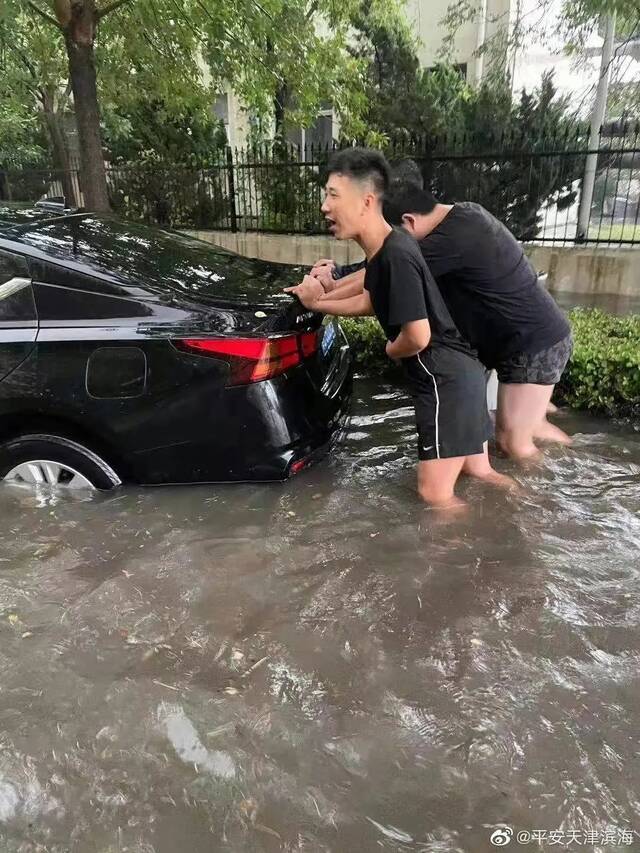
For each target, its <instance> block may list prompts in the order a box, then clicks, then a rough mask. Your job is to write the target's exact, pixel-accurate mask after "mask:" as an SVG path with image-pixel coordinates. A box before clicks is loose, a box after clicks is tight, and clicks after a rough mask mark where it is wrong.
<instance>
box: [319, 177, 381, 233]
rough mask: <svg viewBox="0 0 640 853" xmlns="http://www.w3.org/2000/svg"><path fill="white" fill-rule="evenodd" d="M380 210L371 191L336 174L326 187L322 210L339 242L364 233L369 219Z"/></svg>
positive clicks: (330, 229) (357, 182)
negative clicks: (363, 228) (375, 210)
mask: <svg viewBox="0 0 640 853" xmlns="http://www.w3.org/2000/svg"><path fill="white" fill-rule="evenodd" d="M376 206H377V199H376V196H375V194H374V193H373V192H372V188H371V187H369V186H368V185H367V184H362V183H360V182H359V181H354V180H353V179H352V178H349V177H347V176H346V175H339V174H337V173H334V174H332V175H330V176H329V180H328V181H327V184H326V186H325V197H324V202H323V203H322V207H321V208H320V210H321V211H322V213H323V214H324V217H325V219H326V220H327V222H328V224H329V231H330V232H331V233H332V234H333V236H334V237H335V238H336V239H337V240H349V239H351V238H353V237H357V236H358V235H359V234H360V233H361V231H362V227H363V225H364V224H365V222H366V217H368V216H369V215H370V214H371V211H372V210H373V209H374V208H375V207H376Z"/></svg>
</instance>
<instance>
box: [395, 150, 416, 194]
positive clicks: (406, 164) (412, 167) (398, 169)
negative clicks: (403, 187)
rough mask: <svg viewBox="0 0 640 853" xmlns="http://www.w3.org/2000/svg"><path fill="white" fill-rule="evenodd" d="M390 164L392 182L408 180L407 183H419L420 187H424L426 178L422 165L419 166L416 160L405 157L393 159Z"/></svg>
mask: <svg viewBox="0 0 640 853" xmlns="http://www.w3.org/2000/svg"><path fill="white" fill-rule="evenodd" d="M390 165H391V181H392V183H393V182H395V181H398V182H399V183H400V182H404V181H406V182H407V183H411V184H417V185H418V186H419V187H420V189H423V187H424V178H423V177H422V172H421V171H420V166H418V164H417V163H416V161H415V160H411V159H410V158H409V157H404V158H403V159H402V160H394V161H392V162H391V164H390Z"/></svg>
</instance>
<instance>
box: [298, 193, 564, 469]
mask: <svg viewBox="0 0 640 853" xmlns="http://www.w3.org/2000/svg"><path fill="white" fill-rule="evenodd" d="M383 209H384V214H385V216H386V218H387V220H388V221H389V222H390V223H391V224H393V225H402V227H403V228H404V229H405V230H406V231H407V232H408V233H410V234H411V235H412V236H413V237H415V238H416V240H418V241H419V245H420V249H421V251H422V255H423V257H424V259H425V261H426V263H427V266H428V268H429V270H430V272H431V273H432V275H433V276H434V278H435V279H436V282H437V284H438V287H439V289H440V292H441V293H442V296H443V298H444V301H445V303H446V305H447V307H448V309H449V311H450V313H451V316H452V318H453V320H454V322H455V324H456V326H457V327H458V329H459V330H460V332H461V334H462V335H463V337H464V338H465V339H466V340H467V341H469V343H470V344H471V346H472V347H473V348H474V349H475V350H476V351H477V353H478V357H479V359H480V361H481V362H482V363H483V364H484V365H485V366H486V367H488V368H491V369H495V370H496V371H497V374H498V381H499V386H498V409H497V414H496V440H497V441H498V444H499V445H500V446H501V447H502V449H503V450H504V451H505V452H506V453H508V454H509V455H510V456H513V457H516V458H520V459H522V458H528V457H531V456H534V455H535V454H536V453H537V448H536V445H535V443H534V439H542V440H546V441H556V442H560V443H563V444H569V443H570V439H569V437H568V436H567V435H566V434H565V433H564V432H563V431H562V430H561V429H559V428H558V427H557V426H555V425H553V424H551V423H549V421H548V420H547V418H546V413H547V407H548V405H549V402H550V400H551V395H552V393H553V387H554V385H555V384H556V383H557V382H558V381H559V379H560V376H561V375H562V372H563V370H564V368H565V367H566V364H567V362H568V360H569V357H570V355H571V349H572V341H571V330H570V328H569V324H568V323H567V320H566V318H565V317H564V315H563V313H562V312H561V311H560V309H559V308H558V306H557V305H556V303H555V302H554V300H553V298H552V297H551V296H550V295H549V294H548V293H547V291H546V290H545V288H544V287H543V286H542V285H541V284H540V283H539V282H538V277H537V275H536V273H535V271H534V270H533V267H532V266H531V264H530V262H529V260H528V258H527V256H526V255H525V253H524V250H523V248H522V246H521V245H520V244H519V243H518V242H517V240H516V239H515V237H513V235H512V234H511V233H510V232H509V231H508V230H507V229H506V228H505V226H504V225H503V224H502V223H501V222H499V221H498V220H497V219H496V218H495V217H493V216H492V215H491V214H490V213H488V211H486V210H485V209H484V208H483V207H481V206H480V205H479V204H473V203H471V202H462V203H456V204H454V205H445V204H439V203H438V202H437V201H436V199H435V198H434V197H433V196H432V195H431V193H429V192H426V191H424V190H422V189H421V188H420V187H419V186H418V185H417V184H415V183H413V182H411V181H400V182H397V181H396V182H393V184H392V185H391V187H390V190H389V192H388V193H387V196H386V198H385V203H384V208H383ZM312 273H313V274H314V275H315V276H318V277H319V278H320V279H321V280H322V282H323V284H324V286H325V288H326V289H327V290H329V289H330V290H332V291H333V292H332V293H331V298H333V299H335V298H341V297H342V298H347V297H349V296H351V295H353V294H354V293H356V292H358V290H359V289H361V288H362V286H363V282H364V272H363V271H360V272H355V273H352V274H351V275H349V276H347V277H346V278H343V279H341V280H339V281H337V282H336V285H337V287H336V285H333V284H332V283H331V281H330V279H329V278H328V276H329V275H331V276H333V275H335V274H336V272H335V270H334V269H333V267H332V265H331V262H326V261H325V262H324V263H323V264H321V265H320V266H318V265H316V267H314V270H313V271H312ZM334 288H335V289H334Z"/></svg>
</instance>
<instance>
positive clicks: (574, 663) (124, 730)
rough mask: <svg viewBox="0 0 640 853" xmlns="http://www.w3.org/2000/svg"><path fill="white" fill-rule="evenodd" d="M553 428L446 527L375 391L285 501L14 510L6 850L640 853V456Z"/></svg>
mask: <svg viewBox="0 0 640 853" xmlns="http://www.w3.org/2000/svg"><path fill="white" fill-rule="evenodd" d="M559 417H560V419H561V423H562V424H563V426H564V427H565V428H566V429H568V430H569V431H570V432H571V433H572V434H575V439H576V441H575V446H574V447H573V448H572V449H569V450H566V449H555V450H552V451H550V452H549V453H548V455H547V458H546V461H545V464H544V465H543V466H542V467H541V468H538V469H535V470H533V471H531V472H530V473H527V474H522V473H517V472H515V476H517V478H518V479H519V481H520V482H521V483H522V484H523V487H524V490H523V493H522V495H521V496H519V497H511V496H507V495H504V494H501V493H496V492H494V491H491V490H490V489H487V488H485V487H483V486H481V485H478V484H474V483H465V484H464V485H463V489H462V492H463V494H464V495H465V496H466V497H467V498H468V500H469V501H470V504H471V507H470V510H469V512H468V514H467V515H466V516H465V517H462V518H456V519H453V520H450V521H443V520H442V519H441V518H440V517H439V516H437V515H435V514H434V513H433V512H431V511H429V510H427V509H425V508H423V507H422V506H421V505H420V504H419V502H418V501H417V499H416V498H415V494H414V437H413V422H412V413H411V407H410V405H409V403H408V401H407V400H406V399H405V398H404V397H403V396H402V394H401V393H399V392H397V391H395V390H394V389H393V388H391V387H386V386H379V385H378V386H374V385H373V384H372V383H371V382H370V381H365V380H359V381H358V382H357V383H356V400H355V402H354V417H353V421H352V425H351V432H350V434H349V436H348V438H347V440H346V442H345V444H344V445H343V446H342V447H341V448H340V449H339V450H338V451H337V452H336V453H335V454H334V455H333V456H332V458H331V459H330V460H327V461H325V462H324V463H323V464H321V465H319V466H317V467H316V468H314V469H312V470H310V471H309V472H306V473H305V474H302V475H299V476H298V478H296V479H295V480H293V481H291V482H289V483H288V484H285V485H274V486H236V487H208V488H180V489H174V488H172V489H168V488H167V489H155V490H146V491H139V490H130V489H127V490H123V491H121V492H120V493H117V494H114V495H113V496H106V497H105V496H100V497H97V498H88V499H73V500H69V499H65V500H57V501H56V500H53V499H51V498H50V497H47V496H46V495H40V496H32V495H30V493H28V492H24V491H22V490H21V489H19V488H18V487H12V488H9V487H3V488H2V489H0V516H1V518H2V530H3V535H2V549H1V551H0V636H1V639H2V642H1V645H0V656H1V658H0V660H1V664H0V666H1V672H0V850H1V851H2V853H18V851H19V853H32V851H47V853H67V851H74V853H76V851H77V853H125V851H130V853H182V851H189V853H205V851H206V853H210V851H229V852H230V853H245V851H248V852H249V853H251V851H280V850H284V851H309V852H310V853H323V851H333V853H359V851H363V852H364V851H366V853H369V852H370V851H443V852H444V851H465V853H467V851H469V853H475V851H487V850H491V849H495V846H492V845H491V843H490V836H491V835H492V833H494V832H496V831H497V827H498V826H499V825H501V824H504V825H505V826H504V828H503V829H502V830H498V831H499V832H501V833H502V834H501V835H496V836H494V840H495V841H496V842H499V841H500V840H502V839H504V838H505V837H506V836H507V835H508V832H509V830H510V829H512V830H513V832H514V835H513V838H512V840H511V843H510V845H509V847H510V849H514V848H515V849H527V848H528V849H540V848H539V847H538V846H537V844H538V842H537V841H535V838H536V836H533V840H531V843H530V844H528V845H527V846H525V845H524V844H518V843H517V838H516V833H518V832H525V833H526V832H529V833H534V832H536V831H538V832H539V833H546V835H538V838H542V839H543V840H542V844H541V846H542V848H546V846H551V845H554V846H555V845H559V844H560V843H561V841H562V843H567V842H568V843H569V847H568V848H563V849H591V850H603V851H605V850H613V849H616V850H629V849H633V850H638V849H640V836H638V835H628V834H626V833H632V832H634V831H637V830H640V818H639V817H638V813H639V811H640V761H639V756H640V753H639V747H638V731H639V730H640V710H639V709H640V687H639V681H638V674H639V672H640V631H639V630H638V622H639V620H640V583H639V581H640V564H639V563H640V561H639V560H638V550H639V547H640V514H639V509H640V434H638V433H635V432H633V431H632V430H631V429H629V428H625V427H623V426H615V425H613V424H611V423H608V422H606V421H600V420H597V419H594V418H591V417H588V416H583V415H578V414H574V413H567V414H563V413H561V414H560V416H559ZM498 467H499V469H500V470H502V471H505V472H507V473H512V474H513V473H514V470H515V469H514V468H513V467H512V466H511V465H510V464H509V463H506V462H504V461H502V462H501V461H498ZM551 833H555V835H551ZM569 833H573V835H570V834H569ZM589 833H591V834H589ZM607 833H608V835H607ZM521 839H522V840H526V836H521ZM558 839H561V841H559V840H558ZM556 849H557V846H556Z"/></svg>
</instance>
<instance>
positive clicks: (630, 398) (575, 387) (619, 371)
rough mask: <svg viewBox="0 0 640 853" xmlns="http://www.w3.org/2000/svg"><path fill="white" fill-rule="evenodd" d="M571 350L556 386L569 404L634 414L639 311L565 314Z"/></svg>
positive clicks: (638, 393)
mask: <svg viewBox="0 0 640 853" xmlns="http://www.w3.org/2000/svg"><path fill="white" fill-rule="evenodd" d="M570 320H571V326H572V329H573V336H574V343H575V347H574V352H573V356H572V358H571V361H570V363H569V365H568V367H567V370H566V372H565V375H564V376H563V378H562V381H561V383H560V386H559V388H558V392H559V395H560V396H561V397H562V398H563V399H564V400H565V402H567V403H568V404H569V405H571V406H575V407H576V408H579V409H589V410H590V411H593V412H601V413H604V414H607V415H614V416H622V417H627V416H631V417H634V418H639V417H640V315H632V316H627V317H616V316H613V315H610V314H605V313H604V312H603V311H599V310H584V309H575V310H574V311H572V312H571V314H570Z"/></svg>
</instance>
